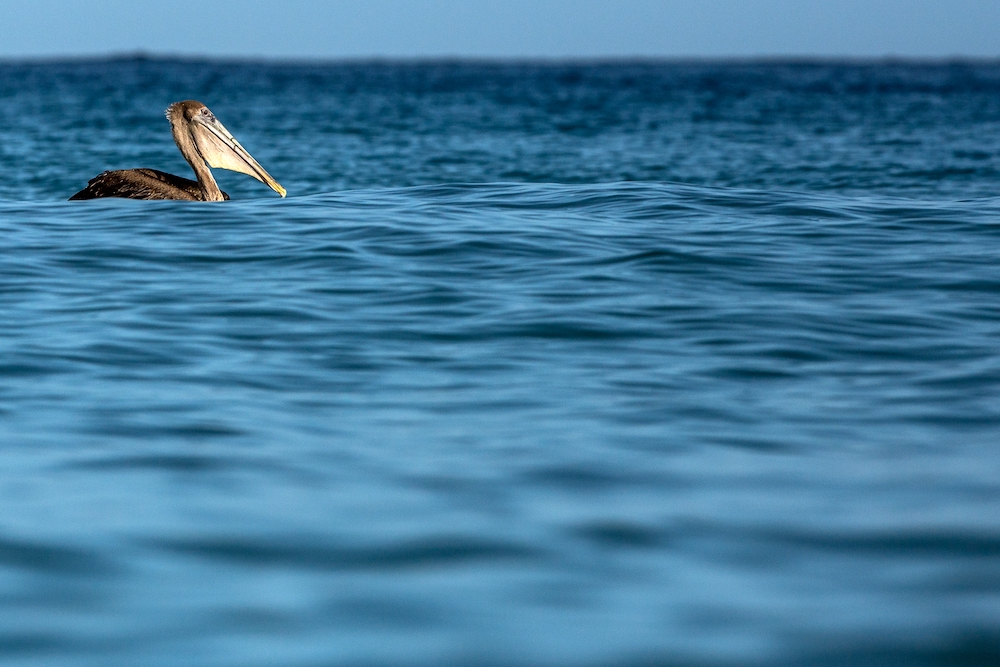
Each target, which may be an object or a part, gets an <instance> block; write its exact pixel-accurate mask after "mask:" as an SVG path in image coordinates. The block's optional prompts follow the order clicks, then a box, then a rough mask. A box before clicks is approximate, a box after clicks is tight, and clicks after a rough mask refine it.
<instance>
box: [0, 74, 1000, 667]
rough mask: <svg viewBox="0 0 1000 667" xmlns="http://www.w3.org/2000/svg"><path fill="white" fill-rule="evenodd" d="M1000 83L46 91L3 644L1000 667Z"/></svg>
mask: <svg viewBox="0 0 1000 667" xmlns="http://www.w3.org/2000/svg"><path fill="white" fill-rule="evenodd" d="M998 69H1000V68H997V67H995V66H992V65H979V66H971V65H970V66H966V67H965V69H963V68H962V67H959V66H958V65H949V66H884V67H875V66H871V67H863V66H833V65H822V66H818V65H817V66H808V67H807V66H804V65H803V66H797V67H792V66H782V65H758V66H750V65H744V66H735V65H714V66H712V65H697V66H696V65H655V64H647V65H629V66H625V65H617V66H590V67H577V66H570V65H566V66H550V67H538V66H528V65H524V66H519V67H515V66H495V67H490V66H486V65H461V64H439V65H406V66H397V65H389V64H382V65H352V66H347V65H345V66H336V67H323V66H304V65H303V66H291V65H287V66H281V65H274V66H262V65H252V64H232V63H230V64H226V63H194V64H192V63H169V62H155V61H154V62H145V61H135V62H133V61H123V62H110V63H89V64H88V63H84V64H48V65H23V64H22V65H6V66H2V67H0V80H2V81H3V82H4V83H5V87H4V88H3V89H2V93H0V94H2V95H3V96H5V98H6V100H7V102H8V103H7V104H5V105H4V106H3V107H2V108H3V109H4V111H3V113H4V114H8V116H7V117H6V118H5V125H4V127H3V128H2V129H0V140H2V143H0V151H2V152H0V166H2V168H3V170H4V173H5V174H6V178H5V180H4V182H3V184H2V192H0V194H2V198H3V201H0V238H2V239H3V253H2V254H0V312H2V322H0V332H2V336H0V441H2V442H3V443H4V445H3V447H2V448H0V461H2V466H0V471H2V472H0V499H2V506H3V508H4V513H3V517H2V519H0V658H2V659H3V661H4V662H5V663H7V664H12V665H34V664H45V665H62V664H65V665H77V664H87V665H89V664H94V665H98V664H99V665H136V664H142V665H321V664H322V665H327V664H330V665H333V664H336V665H342V664H343V665H373V664H385V665H468V664H496V665H678V664H680V665H689V664H690V665H747V664H762V665H763V664H767V665H805V664H809V665H845V666H846V665H880V666H881V665H992V664H996V663H997V662H998V661H1000V636H998V634H997V632H996V628H997V627H998V622H1000V596H998V587H997V584H996V582H997V581H1000V558H998V557H1000V519H998V517H1000V475H998V473H1000V465H998V456H997V444H996V443H997V440H998V436H1000V401H998V399H1000V303H998V300H997V297H998V294H1000V270H998V268H997V261H996V258H997V256H998V254H1000V252H998V251H1000V225H998V224H997V223H998V222H1000V200H998V199H997V198H996V197H994V192H995V190H996V184H997V179H996V175H997V173H998V172H997V169H998V165H1000V134H998V132H997V129H998V128H1000V95H998V92H1000V83H998V81H1000V74H998ZM627 81H632V83H631V84H628V83H627ZM187 97H196V98H199V99H201V100H202V101H204V102H206V103H207V104H209V106H211V107H212V108H213V110H214V111H215V112H216V113H217V115H218V116H219V117H220V119H221V120H222V121H223V122H224V123H226V125H227V126H228V127H229V128H230V129H231V130H232V131H233V132H234V134H236V136H237V138H239V139H240V141H241V142H242V143H243V144H244V145H245V146H246V147H247V148H248V149H249V150H250V151H251V152H252V153H254V155H255V156H256V157H257V158H258V159H260V161H261V163H262V164H264V166H265V167H267V168H268V170H269V171H271V173H272V174H273V175H275V177H276V178H278V180H279V181H281V182H282V184H283V185H285V186H286V187H288V189H289V192H290V195H291V196H290V197H289V199H287V200H279V199H276V198H269V197H268V193H267V191H266V189H264V188H263V186H260V184H258V183H256V182H254V181H252V180H250V179H249V178H246V177H243V176H238V175H222V176H220V181H222V184H223V187H224V188H225V189H227V190H228V191H229V192H230V194H232V195H233V197H234V201H232V202H228V203H225V204H190V203H174V202H134V201H116V200H106V201H96V202H82V203H78V202H72V203H68V202H64V201H61V200H63V199H65V198H66V197H68V196H69V195H70V194H72V192H74V191H76V190H77V189H79V187H81V186H82V185H83V183H85V182H86V179H87V178H89V177H91V176H93V175H95V174H96V173H97V172H99V171H101V170H102V169H105V168H114V167H131V166H147V167H154V168H160V169H165V170H168V171H173V172H175V173H178V174H183V175H186V174H185V173H184V165H183V162H181V160H180V157H179V156H177V155H176V151H175V149H174V148H173V145H172V144H171V143H170V139H169V130H168V128H167V126H166V122H165V121H164V120H163V119H162V115H161V114H162V107H165V106H166V104H167V103H169V102H172V101H174V100H175V99H182V98H187ZM11 102H14V103H15V106H18V108H19V109H20V112H19V113H18V114H14V113H13V112H12V111H11V108H12V107H11ZM904 111H905V113H904ZM866 133H867V134H866ZM806 137H812V138H811V139H808V140H807V139H806ZM880 142H881V143H880ZM894 142H895V143H894ZM824 147H825V148H824ZM827 149H829V150H827ZM767 156H770V158H769V159H767ZM824 159H825V160H827V161H826V162H824V161H823V160H824ZM629 179H633V180H632V182H629ZM680 181H684V183H681V182H680Z"/></svg>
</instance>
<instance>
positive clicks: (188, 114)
mask: <svg viewBox="0 0 1000 667" xmlns="http://www.w3.org/2000/svg"><path fill="white" fill-rule="evenodd" d="M167 120H169V121H170V129H171V131H172V132H173V134H174V141H175V142H176V143H177V148H179V149H180V151H181V154H182V155H183V156H184V159H185V160H187V161H188V164H190V165H191V168H192V169H194V173H195V175H196V176H197V177H198V180H197V181H192V180H190V179H188V178H181V177H180V176H174V175H173V174H167V173H164V172H162V171H157V170H156V169H122V170H119V171H106V172H104V173H103V174H100V175H99V176H97V177H95V178H92V179H91V180H90V182H89V183H88V184H87V187H85V188H84V189H83V190H80V191H79V192H77V193H76V194H75V195H73V196H72V197H70V201H73V200H74V199H96V198H98V197H125V198H128V199H186V200H188V201H222V200H224V199H229V195H227V194H226V193H225V192H223V191H222V190H220V189H219V186H218V184H216V182H215V179H214V178H213V177H212V171H211V170H210V169H209V167H215V168H217V169H231V170H233V171H238V172H241V173H244V174H249V175H250V176H253V177H254V178H256V179H257V180H258V181H260V182H261V183H265V184H267V186H268V187H270V188H271V189H272V190H274V191H275V192H277V193H278V194H279V195H281V196H282V197H284V196H285V188H283V187H281V186H280V185H278V182H277V181H276V180H274V179H273V178H271V175H270V174H269V173H267V172H266V171H264V168H263V167H262V166H260V165H259V164H258V163H257V160H254V159H253V157H251V156H250V153H247V152H246V149H245V148H243V146H240V142H238V141H236V139H235V138H233V135H232V134H230V133H229V130H227V129H226V128H225V127H224V126H223V125H222V123H220V122H219V121H218V120H216V118H215V114H213V113H212V112H211V111H209V109H208V107H206V106H205V105H204V104H202V103H201V102H195V101H194V100H187V101H184V102H175V103H173V104H171V105H170V108H168V109H167Z"/></svg>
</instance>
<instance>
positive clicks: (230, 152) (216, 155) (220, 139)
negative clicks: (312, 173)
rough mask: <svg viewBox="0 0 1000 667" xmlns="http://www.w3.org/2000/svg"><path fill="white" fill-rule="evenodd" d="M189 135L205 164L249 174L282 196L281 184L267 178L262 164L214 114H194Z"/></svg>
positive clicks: (283, 190)
mask: <svg viewBox="0 0 1000 667" xmlns="http://www.w3.org/2000/svg"><path fill="white" fill-rule="evenodd" d="M191 137H192V138H193V139H194V142H195V144H196V145H197V146H198V152H200V153H201V156H202V157H203V158H205V162H206V163H207V164H208V166H209V167H212V168H215V169H229V170H231V171H238V172H240V173H241V174H247V175H248V176H253V177H254V178H256V179H257V180H258V181H260V182H261V183H264V184H266V185H267V186H268V187H269V188H271V189H272V190H274V191H275V192H277V193H278V194H279V195H281V196H282V197H284V196H285V188H283V187H281V185H280V184H279V183H278V182H277V181H276V180H274V179H273V178H271V175H270V174H269V173H267V171H266V170H265V169H264V167H262V166H260V163H258V162H257V160H255V159H253V156H252V155H250V153H248V152H247V150H246V149H245V148H243V146H241V145H240V142H238V141H236V138H235V137H233V135H232V134H230V133H229V130H227V129H226V128H225V126H224V125H223V124H222V123H220V122H219V121H218V120H216V119H215V117H214V116H211V117H208V118H203V117H201V116H197V117H196V118H195V119H194V122H193V123H192V124H191Z"/></svg>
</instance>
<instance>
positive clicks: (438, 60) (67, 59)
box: [0, 49, 1000, 65]
mask: <svg viewBox="0 0 1000 667" xmlns="http://www.w3.org/2000/svg"><path fill="white" fill-rule="evenodd" d="M205 61H214V62H220V63H256V64H274V65H297V64H302V65H345V64H448V63H453V64H459V63H469V64H498V65H499V64H536V65H543V64H552V65H561V64H565V65H570V64H579V65H584V64H586V65H602V64H609V65H610V64H696V63H703V64H856V65H863V64H912V65H920V64H923V65H929V64H937V65H943V64H963V63H966V64H980V65H982V64H1000V54H998V55H995V56H971V55H961V54H955V55H945V56H912V55H896V54H885V55H864V56H859V55H815V54H812V55H811V54H758V55H643V54H635V55H592V56H581V55H574V56H528V55H519V56H483V55H454V54H452V55H448V54H441V55H412V56H401V55H356V56H263V55H237V54H226V55H208V54H193V53H170V52H153V51H145V50H141V49H140V50H135V51H111V52H107V53H83V54H53V55H25V56H20V55H0V64H2V65H9V64H65V63H87V62H91V63H97V62H205Z"/></svg>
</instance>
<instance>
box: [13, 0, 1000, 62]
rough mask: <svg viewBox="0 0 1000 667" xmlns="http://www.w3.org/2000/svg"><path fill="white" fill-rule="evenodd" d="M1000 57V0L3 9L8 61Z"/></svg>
mask: <svg viewBox="0 0 1000 667" xmlns="http://www.w3.org/2000/svg"><path fill="white" fill-rule="evenodd" d="M134 51H145V52H149V53H156V54H186V55H226V56H264V57H272V58H274V57H277V58H281V57H285V58H301V57H307V58H345V57H347V58H351V57H371V56H388V57H434V56H476V57H595V56H596V57H600V56H667V57H677V56H767V55H779V56H780V55H816V56H855V57H871V56H886V55H897V56H910V57H941V56H953V55H958V56H979V57H982V56H986V57H997V56H1000V0H617V1H612V0H507V1H506V2H505V1H503V0H494V1H487V0H424V1H420V0H411V1H409V2H407V1H404V0H366V1H348V0H340V1H338V0H327V1H325V2H323V1H317V0H284V1H279V2H255V1H253V0H243V1H236V0H200V1H194V2H193V1H190V0H162V1H160V2H143V1H140V0H78V1H76V2H65V1H60V2H56V1H53V0H30V1H28V0H20V1H17V2H11V1H9V0H0V57H24V56H58V55H91V54H108V53H123V52H134Z"/></svg>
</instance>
